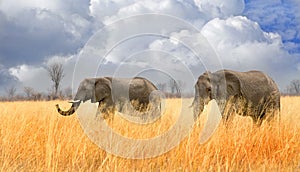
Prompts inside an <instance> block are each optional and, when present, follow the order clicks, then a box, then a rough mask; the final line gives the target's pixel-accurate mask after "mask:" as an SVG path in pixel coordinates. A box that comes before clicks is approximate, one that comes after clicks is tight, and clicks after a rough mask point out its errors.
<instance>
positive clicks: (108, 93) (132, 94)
mask: <svg viewBox="0 0 300 172" xmlns="http://www.w3.org/2000/svg"><path fill="white" fill-rule="evenodd" d="M153 91H157V88H156V87H155V85H154V84H153V83H151V82H150V81H149V80H147V79H145V78H141V77H136V78H112V77H104V78H87V79H84V80H83V81H81V83H80V85H79V87H78V90H77V93H76V95H75V97H74V101H73V102H72V106H71V108H70V109H69V110H67V111H63V110H61V109H60V108H59V106H58V105H56V108H57V111H58V112H59V113H60V114H61V115H63V116H69V115H72V114H73V113H74V112H75V111H76V109H77V108H78V107H79V105H80V103H81V102H85V101H87V100H91V102H92V103H96V102H99V109H100V111H101V112H102V113H104V114H107V113H108V112H113V111H114V110H115V106H116V104H124V101H129V102H130V101H133V100H134V101H136V102H138V103H134V104H132V106H133V107H134V108H135V110H142V109H143V107H146V106H147V105H148V104H149V102H150V100H149V99H150V98H152V99H153V97H151V93H153ZM156 98H157V99H159V97H156Z"/></svg>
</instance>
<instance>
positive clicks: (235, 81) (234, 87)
mask: <svg viewBox="0 0 300 172" xmlns="http://www.w3.org/2000/svg"><path fill="white" fill-rule="evenodd" d="M224 75H225V80H226V83H225V84H226V88H227V90H226V91H227V97H229V96H236V95H240V94H242V90H241V88H242V83H241V80H240V78H239V76H238V75H237V74H236V73H235V72H232V71H226V70H225V71H224Z"/></svg>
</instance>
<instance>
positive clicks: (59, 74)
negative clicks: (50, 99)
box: [47, 62, 64, 96]
mask: <svg viewBox="0 0 300 172" xmlns="http://www.w3.org/2000/svg"><path fill="white" fill-rule="evenodd" d="M47 71H48V75H49V76H50V79H51V81H52V82H53V83H54V94H55V96H57V93H58V89H59V86H60V83H61V80H62V79H63V77H64V67H63V64H61V63H58V62H55V63H52V64H49V65H48V66H47Z"/></svg>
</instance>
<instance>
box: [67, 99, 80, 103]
mask: <svg viewBox="0 0 300 172" xmlns="http://www.w3.org/2000/svg"><path fill="white" fill-rule="evenodd" d="M80 101H81V100H70V101H69V103H78V102H80Z"/></svg>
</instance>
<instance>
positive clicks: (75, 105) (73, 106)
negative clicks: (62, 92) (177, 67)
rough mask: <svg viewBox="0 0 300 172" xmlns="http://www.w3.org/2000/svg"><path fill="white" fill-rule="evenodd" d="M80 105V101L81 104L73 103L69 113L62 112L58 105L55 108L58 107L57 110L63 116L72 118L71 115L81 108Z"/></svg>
mask: <svg viewBox="0 0 300 172" xmlns="http://www.w3.org/2000/svg"><path fill="white" fill-rule="evenodd" d="M79 105H80V101H79V102H73V103H72V106H71V108H70V109H69V110H67V111H63V110H61V109H60V108H59V105H58V104H57V105H55V106H56V109H57V111H58V113H60V114H61V115H63V116H70V115H72V114H73V113H74V112H75V111H76V110H77V108H78V107H79Z"/></svg>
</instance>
